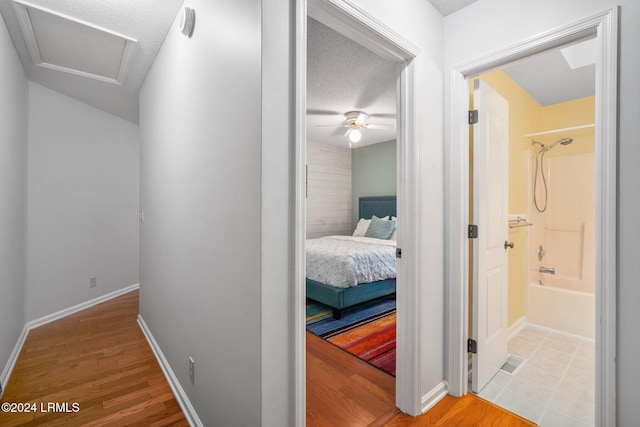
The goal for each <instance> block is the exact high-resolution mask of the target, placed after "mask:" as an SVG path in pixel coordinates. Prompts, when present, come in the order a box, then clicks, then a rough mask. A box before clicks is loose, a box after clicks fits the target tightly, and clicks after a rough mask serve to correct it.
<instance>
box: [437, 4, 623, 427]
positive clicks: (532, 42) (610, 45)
mask: <svg viewBox="0 0 640 427" xmlns="http://www.w3.org/2000/svg"><path fill="white" fill-rule="evenodd" d="M596 34H597V36H598V40H599V45H598V58H597V62H596V252H597V253H596V325H595V327H596V420H597V422H596V425H599V426H610V425H616V364H615V355H616V233H617V230H616V173H617V171H616V152H617V149H616V147H617V133H616V122H617V58H618V54H617V49H618V9H617V8H612V9H608V10H605V11H603V12H601V13H598V14H595V15H592V16H589V17H587V18H585V19H582V20H580V21H577V22H574V23H571V24H569V25H566V26H563V27H561V28H557V29H555V30H552V31H549V32H546V33H542V34H539V35H536V36H534V37H532V38H531V39H529V40H525V41H523V42H521V43H518V44H516V45H514V46H511V47H508V48H505V49H502V50H499V51H497V52H494V53H493V54H490V55H487V56H484V57H482V58H479V59H475V60H472V61H470V62H467V63H463V64H460V65H456V66H453V67H452V68H451V70H450V73H449V84H448V86H449V87H448V91H449V97H448V98H449V99H448V100H449V109H448V119H447V123H448V125H447V127H446V128H445V129H446V132H447V135H446V137H447V139H446V143H445V146H447V147H449V151H448V152H447V153H446V156H447V157H446V159H445V161H446V164H447V167H448V171H447V172H448V173H447V174H446V177H447V183H446V193H445V194H447V196H446V197H447V199H446V203H445V206H446V207H447V218H448V220H447V225H448V226H447V228H446V230H445V232H446V233H447V234H446V238H445V242H448V244H447V247H446V251H445V254H446V256H447V261H446V273H447V279H448V286H447V287H448V289H449V290H450V291H449V294H448V311H449V314H448V319H447V331H448V335H449V337H450V339H449V341H448V350H449V356H448V357H449V363H448V372H447V374H448V380H449V387H450V392H451V394H453V395H457V396H460V395H463V394H465V393H466V391H467V381H466V372H467V361H466V358H465V357H464V356H466V348H465V346H464V343H465V342H466V337H467V332H468V331H467V329H468V319H467V316H468V310H467V308H468V296H467V289H468V271H467V270H468V253H467V250H466V248H467V245H468V242H467V236H466V226H467V221H468V219H467V218H468V215H467V213H468V195H469V188H468V176H467V167H466V165H467V164H468V155H469V153H468V143H467V142H466V141H468V134H469V131H468V125H467V123H466V120H465V117H464V116H465V114H466V111H467V110H468V91H469V89H468V84H467V81H466V79H467V78H469V77H473V76H477V75H480V74H482V73H484V72H486V71H489V70H492V69H495V68H498V67H500V66H503V65H505V64H507V63H511V62H513V61H516V60H520V59H523V58H526V57H528V56H531V55H533V54H536V53H540V52H543V51H545V50H548V49H552V48H556V47H559V46H561V45H563V44H566V43H570V42H573V41H577V40H580V39H584V38H587V37H593V36H594V35H596Z"/></svg>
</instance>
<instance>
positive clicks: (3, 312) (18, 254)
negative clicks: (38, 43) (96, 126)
mask: <svg viewBox="0 0 640 427" xmlns="http://www.w3.org/2000/svg"><path fill="white" fill-rule="evenodd" d="M0 64H1V66H0V94H2V95H1V96H0V325H1V326H0V372H2V370H3V369H4V368H5V366H6V363H7V361H8V360H9V355H10V354H11V352H12V351H13V348H14V346H15V344H16V341H17V340H18V337H19V336H20V332H21V331H22V326H23V325H24V321H25V307H24V285H25V268H26V252H25V250H26V249H25V248H26V245H25V243H26V241H25V239H26V212H27V211H26V209H27V198H26V192H27V126H28V123H27V117H28V109H27V108H28V86H27V78H26V75H25V73H24V71H23V69H22V64H21V63H20V59H19V58H18V55H17V54H16V51H15V50H14V47H13V43H12V42H11V39H10V38H9V34H8V32H7V29H6V27H5V24H4V21H3V20H2V19H0ZM5 376H6V373H5V372H2V374H1V375H0V382H1V383H2V384H3V385H4V384H5V381H6V380H7V378H5Z"/></svg>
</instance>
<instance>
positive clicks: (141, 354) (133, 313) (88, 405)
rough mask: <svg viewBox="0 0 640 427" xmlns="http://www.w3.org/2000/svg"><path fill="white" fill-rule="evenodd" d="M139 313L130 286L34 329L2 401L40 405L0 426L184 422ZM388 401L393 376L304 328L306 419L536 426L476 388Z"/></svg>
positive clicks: (0, 417)
mask: <svg viewBox="0 0 640 427" xmlns="http://www.w3.org/2000/svg"><path fill="white" fill-rule="evenodd" d="M137 314H138V292H137V291H135V292H130V293H128V294H125V295H123V296H120V297H118V298H114V299H112V300H110V301H107V302H105V303H102V304H99V305H96V306H94V307H91V308H88V309H86V310H83V311H81V312H78V313H75V314H73V315H70V316H67V317H65V318H63V319H60V320H57V321H55V322H51V323H49V324H47V325H43V326H41V327H39V328H36V329H33V330H31V331H30V333H29V336H28V337H27V339H26V341H25V344H24V346H23V348H22V351H21V353H20V356H19V358H18V360H17V362H16V365H15V367H14V370H13V373H12V375H11V378H10V380H9V383H8V385H7V389H6V390H5V392H4V394H3V396H2V402H3V403H4V402H14V403H30V404H31V405H33V404H35V409H36V410H35V411H31V412H24V411H23V412H20V413H11V412H2V411H0V426H27V425H28V426H125V425H140V426H186V425H188V424H187V421H186V419H185V418H184V415H183V413H182V411H181V410H180V407H179V406H178V403H177V402H176V400H175V397H174V395H173V393H172V392H171V389H170V388H169V385H168V383H167V381H166V379H165V377H164V375H163V374H162V371H161V369H160V366H159V365H158V362H157V361H156V359H155V357H154V355H153V353H152V351H151V348H150V347H149V344H148V343H147V341H146V339H145V338H144V335H143V333H142V331H141V330H140V327H139V326H138V323H137V321H136V317H137ZM394 402H395V379H394V378H393V377H392V376H390V375H388V374H386V373H384V372H382V371H381V370H378V369H376V368H374V367H373V366H371V365H369V364H367V363H366V362H363V361H362V360H360V359H358V358H357V357H355V356H353V355H351V354H349V353H347V352H346V351H344V350H342V349H340V348H338V347H336V346H334V345H332V344H330V343H328V342H326V341H323V340H322V339H320V338H318V337H316V336H315V335H312V334H309V333H308V334H307V426H309V427H322V426H330V427H343V426H345V427H346V426H393V427H401V426H464V427H473V426H492V427H499V426H505V427H506V426H534V424H532V423H530V422H528V421H526V420H524V419H522V418H520V417H518V416H516V415H514V414H511V413H509V412H507V411H504V410H503V409H501V408H498V407H497V406H494V405H492V404H491V403H488V402H486V401H484V400H482V399H479V398H477V397H475V396H472V395H467V396H465V397H463V398H460V399H456V398H453V397H450V396H447V397H446V398H445V399H443V400H442V401H441V402H440V403H438V405H436V406H435V407H434V408H433V409H432V410H431V411H429V412H428V413H427V414H425V415H422V416H420V417H416V418H412V417H409V416H407V415H404V414H402V413H401V412H400V411H399V410H398V409H397V408H396V407H395V404H394ZM50 403H53V404H58V406H57V408H55V407H54V408H50V407H49V404H50ZM76 404H77V406H76ZM31 409H33V406H31ZM76 409H77V411H76Z"/></svg>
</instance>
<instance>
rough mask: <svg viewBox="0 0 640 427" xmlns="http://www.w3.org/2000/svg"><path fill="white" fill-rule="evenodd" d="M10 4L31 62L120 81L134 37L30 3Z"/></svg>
mask: <svg viewBox="0 0 640 427" xmlns="http://www.w3.org/2000/svg"><path fill="white" fill-rule="evenodd" d="M13 4H14V6H15V9H16V13H17V16H18V21H19V22H20V27H21V29H22V32H23V34H24V38H25V41H26V44H27V49H28V50H29V54H30V55H31V60H32V61H33V63H34V64H35V65H37V66H40V67H45V68H49V69H53V70H58V71H62V72H65V73H70V74H75V75H78V76H83V77H88V78H91V79H95V80H100V81H103V82H108V83H113V84H119V85H121V84H122V82H123V81H124V79H125V75H126V72H127V66H128V63H129V58H130V55H131V50H132V47H133V44H134V43H136V40H135V39H132V38H130V37H126V36H123V35H122V34H118V33H115V32H113V31H110V30H107V29H104V28H100V27H98V26H95V25H92V24H89V23H87V22H83V21H81V20H78V19H74V18H72V17H70V16H67V15H63V14H60V13H57V12H54V11H52V10H50V9H46V8H43V7H40V6H36V5H34V4H31V3H27V2H23V1H17V0H14V3H13Z"/></svg>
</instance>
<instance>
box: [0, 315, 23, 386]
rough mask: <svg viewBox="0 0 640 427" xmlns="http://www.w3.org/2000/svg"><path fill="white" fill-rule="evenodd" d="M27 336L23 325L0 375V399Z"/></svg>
mask: <svg viewBox="0 0 640 427" xmlns="http://www.w3.org/2000/svg"><path fill="white" fill-rule="evenodd" d="M27 335H29V329H27V326H26V325H25V326H24V327H23V328H22V332H20V336H19V337H18V341H17V342H16V345H15V346H14V347H13V351H12V352H11V354H10V355H9V360H8V361H7V364H6V365H5V366H4V369H3V370H2V375H0V384H2V391H1V392H0V397H2V394H3V393H4V391H5V390H6V389H7V384H8V383H9V378H10V377H11V373H12V372H13V368H14V367H15V366H16V362H17V361H18V356H19V355H20V351H21V350H22V346H23V345H24V342H25V340H26V339H27Z"/></svg>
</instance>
